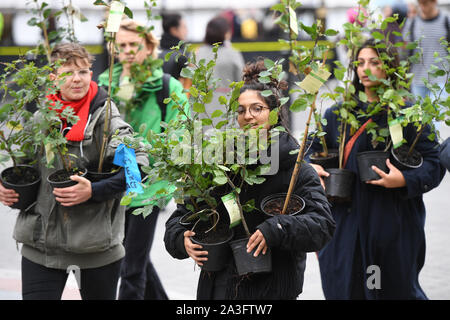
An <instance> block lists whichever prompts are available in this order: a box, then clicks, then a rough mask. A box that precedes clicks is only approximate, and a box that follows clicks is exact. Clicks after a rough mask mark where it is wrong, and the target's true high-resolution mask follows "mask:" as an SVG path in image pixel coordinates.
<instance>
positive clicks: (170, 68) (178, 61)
mask: <svg viewBox="0 0 450 320" xmlns="http://www.w3.org/2000/svg"><path fill="white" fill-rule="evenodd" d="M179 42H180V39H178V38H176V37H174V36H172V35H171V34H169V33H163V35H162V37H161V41H160V47H161V53H160V54H159V58H160V59H163V60H165V59H164V58H165V56H166V54H167V53H169V52H170V51H172V50H171V49H170V48H172V47H174V46H177V45H178V43H179ZM183 49H184V45H183V46H181V48H180V51H179V52H180V53H181V52H183ZM186 65H187V58H186V57H185V56H182V55H179V54H178V53H173V54H172V55H171V56H170V59H169V60H168V61H164V64H163V71H164V72H165V73H168V74H170V75H171V76H172V77H174V78H175V79H177V80H178V79H179V78H180V73H181V70H183V68H184V67H185V66H186Z"/></svg>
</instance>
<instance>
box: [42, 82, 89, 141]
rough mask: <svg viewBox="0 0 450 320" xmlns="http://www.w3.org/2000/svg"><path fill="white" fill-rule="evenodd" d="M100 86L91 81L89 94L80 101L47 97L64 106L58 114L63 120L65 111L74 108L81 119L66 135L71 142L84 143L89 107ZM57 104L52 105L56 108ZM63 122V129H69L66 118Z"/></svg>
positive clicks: (53, 95)
mask: <svg viewBox="0 0 450 320" xmlns="http://www.w3.org/2000/svg"><path fill="white" fill-rule="evenodd" d="M97 92H98V86H97V83H95V82H94V81H91V83H90V85H89V91H88V92H87V94H86V95H85V96H84V97H83V98H82V99H80V100H78V101H65V100H62V99H61V96H60V94H50V95H48V96H47V99H48V100H50V101H54V102H55V103H56V101H59V102H60V103H61V104H62V107H61V108H60V109H58V110H56V111H57V112H58V114H59V115H60V118H61V112H63V111H64V109H66V108H67V107H72V109H73V111H74V112H75V114H76V115H77V116H78V117H79V118H80V119H79V120H78V121H77V123H75V124H74V125H72V128H71V129H70V131H69V132H67V134H66V139H67V140H70V141H82V140H83V139H84V129H85V127H86V124H87V119H88V116H89V107H90V105H91V102H92V99H94V97H95V96H96V95H97ZM55 103H53V104H52V105H53V106H54V105H55ZM61 120H62V121H63V129H65V128H66V127H67V121H66V119H64V118H61Z"/></svg>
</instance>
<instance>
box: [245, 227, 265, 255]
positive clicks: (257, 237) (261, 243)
mask: <svg viewBox="0 0 450 320" xmlns="http://www.w3.org/2000/svg"><path fill="white" fill-rule="evenodd" d="M256 246H257V248H256V250H255V253H254V254H253V256H254V257H257V256H258V255H259V253H260V252H261V251H262V254H266V252H267V248H268V247H267V243H266V239H264V235H263V234H262V232H261V231H259V230H256V231H255V233H254V234H252V236H251V237H250V239H249V240H248V242H247V252H251V251H252V250H253V249H254V248H255V247H256Z"/></svg>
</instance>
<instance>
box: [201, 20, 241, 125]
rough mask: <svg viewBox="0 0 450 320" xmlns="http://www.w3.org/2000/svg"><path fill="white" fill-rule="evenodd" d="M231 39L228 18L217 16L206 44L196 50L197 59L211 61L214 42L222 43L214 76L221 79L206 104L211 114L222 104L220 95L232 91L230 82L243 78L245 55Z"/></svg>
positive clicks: (209, 27)
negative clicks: (233, 44)
mask: <svg viewBox="0 0 450 320" xmlns="http://www.w3.org/2000/svg"><path fill="white" fill-rule="evenodd" d="M230 39H231V28H230V24H229V22H228V20H227V19H226V18H224V17H222V16H217V17H215V18H213V19H211V20H210V21H209V22H208V24H207V26H206V31H205V37H204V40H203V42H204V44H203V45H202V46H200V47H199V48H198V50H197V52H196V57H197V61H199V60H200V59H205V60H206V61H209V60H212V59H213V57H214V53H213V52H212V46H213V44H215V43H219V44H220V46H219V49H218V51H217V60H216V65H215V66H214V69H213V78H216V79H217V78H218V79H220V80H219V82H218V85H217V89H216V91H215V92H214V97H213V102H212V103H210V104H208V105H206V111H207V113H208V114H211V113H212V112H213V111H214V110H216V109H217V106H220V105H221V104H220V103H219V102H218V100H217V99H218V97H219V96H220V95H224V94H226V93H227V92H229V91H230V88H229V84H230V83H231V82H236V81H240V80H241V78H242V69H243V67H244V64H245V62H244V57H243V56H242V54H241V53H240V52H239V51H237V50H235V49H233V48H232V47H231V43H230ZM222 111H225V110H222ZM217 121H219V120H218V118H215V119H213V126H214V125H215V124H216V123H217Z"/></svg>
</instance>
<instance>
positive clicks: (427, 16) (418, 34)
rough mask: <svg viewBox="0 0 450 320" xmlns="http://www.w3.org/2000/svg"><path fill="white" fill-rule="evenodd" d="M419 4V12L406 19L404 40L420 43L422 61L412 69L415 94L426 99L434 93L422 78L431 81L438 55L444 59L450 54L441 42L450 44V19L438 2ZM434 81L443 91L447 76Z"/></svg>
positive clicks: (443, 91) (413, 91)
mask: <svg viewBox="0 0 450 320" xmlns="http://www.w3.org/2000/svg"><path fill="white" fill-rule="evenodd" d="M417 2H418V4H419V13H418V14H417V15H416V16H415V17H412V18H408V19H407V20H406V23H405V26H404V28H403V38H404V39H405V41H406V42H413V41H416V40H419V47H420V50H421V59H420V62H419V63H416V64H413V65H412V66H411V73H414V78H413V80H412V84H411V91H412V93H413V94H414V95H416V96H418V95H420V96H422V97H425V96H429V95H430V90H429V89H428V88H427V87H426V86H425V84H424V83H423V81H422V78H425V79H428V70H429V69H430V66H431V65H432V64H436V62H435V52H437V53H438V54H439V56H440V57H441V58H443V59H445V57H446V56H447V54H448V53H447V48H445V47H443V46H442V45H441V44H440V42H439V39H440V38H442V37H444V39H446V40H447V41H449V42H450V18H449V16H448V14H447V13H446V12H442V11H441V10H439V8H438V1H437V0H418V1H417ZM416 50H417V49H416ZM411 54H412V53H411ZM411 54H410V55H411ZM432 82H433V83H436V84H438V85H439V87H440V88H443V87H444V85H445V76H441V77H437V78H435V79H433V80H432ZM447 96H448V93H447V92H446V91H445V90H442V93H441V98H444V99H445V98H446V97H447ZM431 98H434V97H431Z"/></svg>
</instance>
